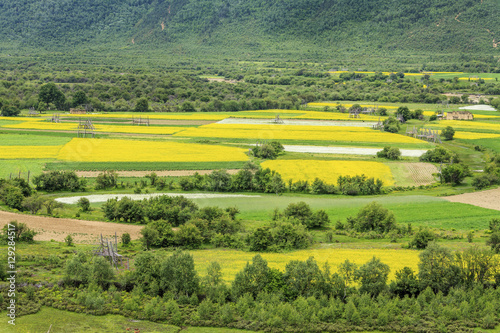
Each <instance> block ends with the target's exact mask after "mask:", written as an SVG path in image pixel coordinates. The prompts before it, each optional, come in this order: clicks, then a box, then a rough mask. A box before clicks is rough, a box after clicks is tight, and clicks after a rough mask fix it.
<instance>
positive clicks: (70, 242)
mask: <svg viewBox="0 0 500 333" xmlns="http://www.w3.org/2000/svg"><path fill="white" fill-rule="evenodd" d="M64 242H65V243H66V245H67V246H73V237H71V235H68V236H66V238H64Z"/></svg>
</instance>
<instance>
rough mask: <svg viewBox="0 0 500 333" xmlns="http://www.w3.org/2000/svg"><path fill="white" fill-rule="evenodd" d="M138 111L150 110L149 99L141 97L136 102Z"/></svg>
mask: <svg viewBox="0 0 500 333" xmlns="http://www.w3.org/2000/svg"><path fill="white" fill-rule="evenodd" d="M134 111H136V112H148V111H149V101H148V99H147V98H146V97H142V98H139V99H138V100H137V103H136V104H135V109H134Z"/></svg>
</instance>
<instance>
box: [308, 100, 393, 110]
mask: <svg viewBox="0 0 500 333" xmlns="http://www.w3.org/2000/svg"><path fill="white" fill-rule="evenodd" d="M340 104H341V105H342V106H344V107H345V108H350V107H351V106H353V104H344V103H340ZM307 105H308V106H329V107H336V106H337V105H339V103H337V102H314V103H307ZM360 106H361V107H362V108H375V107H377V106H378V107H379V108H386V109H397V108H398V107H397V106H394V105H380V104H377V105H375V104H360Z"/></svg>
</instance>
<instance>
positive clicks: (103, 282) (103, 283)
mask: <svg viewBox="0 0 500 333" xmlns="http://www.w3.org/2000/svg"><path fill="white" fill-rule="evenodd" d="M90 267H91V269H90V278H91V281H92V282H94V283H97V285H99V286H100V287H102V288H103V289H107V288H108V286H109V284H110V283H111V280H113V278H114V276H115V272H114V270H113V267H111V264H110V262H109V261H108V260H106V259H105V258H104V257H101V256H97V257H95V258H94V259H93V262H92V264H91V266H90Z"/></svg>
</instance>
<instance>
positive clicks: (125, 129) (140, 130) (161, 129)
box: [2, 122, 185, 134]
mask: <svg viewBox="0 0 500 333" xmlns="http://www.w3.org/2000/svg"><path fill="white" fill-rule="evenodd" d="M2 127H7V128H22V129H36V130H47V131H76V129H77V128H78V124H77V123H49V122H24V123H21V124H11V125H4V126H2ZM94 128H95V131H96V132H110V133H135V134H174V133H176V132H179V131H181V130H184V129H185V127H174V126H132V125H99V124H95V125H94Z"/></svg>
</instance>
